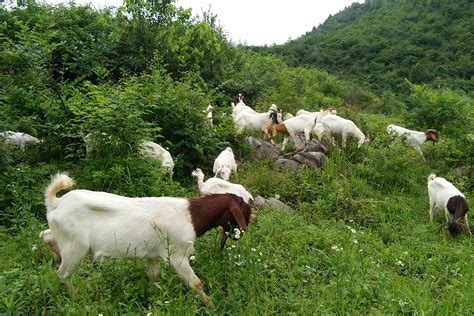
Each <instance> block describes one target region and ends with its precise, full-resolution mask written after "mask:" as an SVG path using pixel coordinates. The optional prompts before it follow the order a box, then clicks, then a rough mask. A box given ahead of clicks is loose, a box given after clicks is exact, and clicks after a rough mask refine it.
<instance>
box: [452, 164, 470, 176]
mask: <svg viewBox="0 0 474 316" xmlns="http://www.w3.org/2000/svg"><path fill="white" fill-rule="evenodd" d="M473 171H474V169H473V168H472V166H462V167H458V168H456V169H454V170H453V171H452V174H453V175H454V176H456V177H464V176H468V175H470V174H471V173H472V172H473Z"/></svg>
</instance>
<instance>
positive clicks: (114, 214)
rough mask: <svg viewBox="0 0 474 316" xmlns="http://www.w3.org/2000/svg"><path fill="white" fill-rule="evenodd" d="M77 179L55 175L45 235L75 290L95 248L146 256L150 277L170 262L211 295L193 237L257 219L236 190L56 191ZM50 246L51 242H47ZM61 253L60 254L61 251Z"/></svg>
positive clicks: (104, 254)
mask: <svg viewBox="0 0 474 316" xmlns="http://www.w3.org/2000/svg"><path fill="white" fill-rule="evenodd" d="M73 185H74V181H73V180H72V179H71V178H70V177H69V176H67V175H66V174H58V175H56V176H55V177H54V178H53V179H52V181H51V183H50V184H49V186H48V188H47V189H46V192H45V204H46V208H47V218H48V225H49V229H46V230H45V231H43V232H41V233H40V236H42V237H44V236H49V237H51V235H52V237H51V238H53V239H54V241H55V243H56V245H57V248H56V249H54V248H53V249H50V250H51V251H58V252H59V254H60V257H61V265H60V267H59V269H58V275H59V278H60V279H61V281H63V282H66V284H67V285H68V288H69V289H70V290H72V284H71V283H70V279H68V278H69V276H71V274H72V273H73V272H74V270H75V268H76V266H77V264H78V263H79V262H80V261H81V260H82V259H83V258H84V257H85V256H86V254H87V253H91V254H92V256H93V257H94V259H98V260H102V259H104V258H143V259H145V260H146V261H147V263H148V271H147V275H148V277H149V278H150V279H151V280H153V279H156V277H157V276H158V275H159V263H160V261H161V260H164V261H166V262H169V263H170V264H171V265H172V266H173V268H174V269H175V270H176V272H177V273H178V275H179V276H180V277H181V279H182V280H183V281H184V282H185V283H186V285H187V286H189V287H190V288H192V289H193V290H194V291H196V292H197V293H198V295H199V296H200V297H201V300H202V301H203V303H204V304H206V305H207V304H210V303H211V302H210V298H209V297H208V296H207V295H206V293H205V292H204V289H203V286H202V283H201V281H200V280H199V278H198V277H197V276H196V275H195V274H194V271H193V269H192V268H191V266H190V264H189V259H188V258H189V256H190V255H191V254H193V253H194V241H195V240H196V239H197V238H198V237H200V236H202V235H203V234H204V233H205V232H207V231H208V230H210V229H212V228H215V227H218V226H221V227H222V228H223V229H224V231H226V232H228V233H229V232H231V231H232V230H233V229H234V228H238V229H239V230H242V231H245V230H246V229H247V225H248V224H249V223H250V222H251V221H252V220H254V219H255V214H253V213H252V212H251V209H250V206H249V205H248V204H247V203H245V202H244V201H243V199H242V198H241V197H238V196H236V195H233V194H213V195H209V196H205V197H200V198H195V199H185V198H173V197H145V198H129V197H124V196H120V195H115V194H111V193H106V192H97V191H89V190H73V191H70V192H68V193H66V194H65V195H63V196H62V197H60V198H57V197H56V194H57V193H58V192H59V191H60V190H64V189H68V188H70V187H72V186H73ZM45 244H46V246H47V247H49V245H50V243H48V242H47V241H45ZM59 254H58V255H59Z"/></svg>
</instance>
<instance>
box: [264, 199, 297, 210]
mask: <svg viewBox="0 0 474 316" xmlns="http://www.w3.org/2000/svg"><path fill="white" fill-rule="evenodd" d="M267 204H268V205H269V206H270V207H272V208H275V209H279V210H282V211H286V212H290V213H294V212H295V210H294V209H292V208H291V207H289V206H288V205H286V204H285V203H283V202H282V201H280V200H278V199H276V198H269V199H267Z"/></svg>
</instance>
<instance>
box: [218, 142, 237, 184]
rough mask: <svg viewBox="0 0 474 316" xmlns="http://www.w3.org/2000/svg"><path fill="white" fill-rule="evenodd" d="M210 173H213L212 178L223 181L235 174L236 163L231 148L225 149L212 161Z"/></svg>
mask: <svg viewBox="0 0 474 316" xmlns="http://www.w3.org/2000/svg"><path fill="white" fill-rule="evenodd" d="M212 171H213V172H214V177H217V178H221V179H224V180H229V179H230V174H231V173H232V172H234V173H235V172H237V163H236V161H235V157H234V152H233V151H232V148H230V147H227V148H226V149H224V150H223V151H222V152H221V153H220V154H219V156H217V158H216V160H214V167H213V168H212Z"/></svg>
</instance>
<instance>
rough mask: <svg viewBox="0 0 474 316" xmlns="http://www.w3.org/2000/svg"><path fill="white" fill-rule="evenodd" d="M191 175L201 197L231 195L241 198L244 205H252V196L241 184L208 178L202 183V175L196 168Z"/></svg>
mask: <svg viewBox="0 0 474 316" xmlns="http://www.w3.org/2000/svg"><path fill="white" fill-rule="evenodd" d="M191 174H192V176H193V177H195V178H196V179H197V184H198V188H199V192H200V193H201V195H208V194H216V193H232V194H235V195H237V196H240V197H241V198H243V199H244V201H245V203H253V197H252V194H250V193H249V192H248V191H247V190H245V188H244V186H243V185H241V184H236V183H232V182H229V181H226V180H223V179H220V178H209V179H207V180H206V181H205V182H204V173H203V172H202V170H201V169H200V168H197V169H196V170H194V171H193V172H192V173H191Z"/></svg>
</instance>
